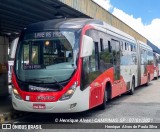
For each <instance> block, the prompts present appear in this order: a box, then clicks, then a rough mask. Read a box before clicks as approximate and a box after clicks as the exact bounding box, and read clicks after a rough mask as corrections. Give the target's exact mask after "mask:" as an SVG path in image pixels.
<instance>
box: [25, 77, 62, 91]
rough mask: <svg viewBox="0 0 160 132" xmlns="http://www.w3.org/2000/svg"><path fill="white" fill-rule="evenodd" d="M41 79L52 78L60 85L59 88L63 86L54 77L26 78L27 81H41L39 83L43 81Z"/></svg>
mask: <svg viewBox="0 0 160 132" xmlns="http://www.w3.org/2000/svg"><path fill="white" fill-rule="evenodd" d="M43 79H53V80H54V81H55V82H56V83H57V84H58V85H59V86H60V87H61V89H62V88H63V85H61V84H60V83H59V82H58V81H57V80H56V79H55V77H44V78H33V79H27V81H28V82H34V81H39V82H41V83H44V81H42V80H43Z"/></svg>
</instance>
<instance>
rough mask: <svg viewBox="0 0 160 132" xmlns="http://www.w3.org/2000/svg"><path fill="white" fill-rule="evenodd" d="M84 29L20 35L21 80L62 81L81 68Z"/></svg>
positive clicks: (17, 72)
mask: <svg viewBox="0 0 160 132" xmlns="http://www.w3.org/2000/svg"><path fill="white" fill-rule="evenodd" d="M79 34H80V30H60V31H59V30H53V31H42V32H31V33H30V32H26V33H24V35H23V38H22V39H20V41H19V45H18V50H17V51H18V52H17V54H16V65H15V70H16V74H17V77H18V79H19V80H21V81H24V82H32V83H55V82H56V83H59V82H63V81H66V80H68V79H70V78H71V76H72V74H73V73H74V71H75V70H76V68H77V59H78V53H79V36H80V35H79Z"/></svg>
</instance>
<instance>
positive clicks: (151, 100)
mask: <svg viewBox="0 0 160 132" xmlns="http://www.w3.org/2000/svg"><path fill="white" fill-rule="evenodd" d="M81 119H82V120H83V122H84V121H88V122H103V123H115V122H116V123H117V122H123V123H124V122H127V123H128V122H129V123H136V122H144V123H146V122H150V123H160V79H159V80H153V81H152V82H151V83H150V85H149V86H148V87H146V86H141V87H138V88H137V89H136V90H135V94H134V95H127V94H125V95H122V96H120V97H117V98H115V99H113V100H112V101H111V102H109V103H107V109H106V110H99V109H97V108H95V109H92V110H89V111H86V112H82V113H74V114H42V113H31V115H30V116H26V117H25V116H24V117H23V118H19V119H17V120H12V123H27V124H43V125H44V124H45V125H44V127H45V128H50V129H54V128H64V127H65V125H63V124H55V123H56V122H58V123H63V122H64V121H69V122H73V121H76V120H81ZM67 126H69V127H70V128H73V126H74V125H73V124H68V125H67ZM85 127H86V126H85ZM131 131H132V130H131ZM145 131H146V130H145ZM148 131H149V130H148Z"/></svg>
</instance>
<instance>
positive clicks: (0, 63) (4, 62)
mask: <svg viewBox="0 0 160 132" xmlns="http://www.w3.org/2000/svg"><path fill="white" fill-rule="evenodd" d="M8 45H9V40H8V38H7V37H4V36H0V96H3V95H7V94H8Z"/></svg>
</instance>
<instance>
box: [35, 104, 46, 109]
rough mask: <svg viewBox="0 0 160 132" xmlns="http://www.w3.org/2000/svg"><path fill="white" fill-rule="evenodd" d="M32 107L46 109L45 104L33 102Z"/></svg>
mask: <svg viewBox="0 0 160 132" xmlns="http://www.w3.org/2000/svg"><path fill="white" fill-rule="evenodd" d="M33 109H46V105H45V104H33Z"/></svg>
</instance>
